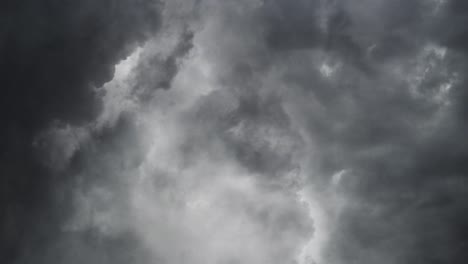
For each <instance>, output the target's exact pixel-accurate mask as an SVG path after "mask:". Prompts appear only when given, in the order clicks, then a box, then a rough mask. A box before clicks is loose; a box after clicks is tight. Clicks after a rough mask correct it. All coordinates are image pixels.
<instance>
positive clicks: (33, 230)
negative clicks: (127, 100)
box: [0, 0, 160, 263]
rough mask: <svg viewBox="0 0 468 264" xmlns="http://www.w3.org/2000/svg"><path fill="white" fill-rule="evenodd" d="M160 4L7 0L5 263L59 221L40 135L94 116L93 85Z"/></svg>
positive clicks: (147, 28)
mask: <svg viewBox="0 0 468 264" xmlns="http://www.w3.org/2000/svg"><path fill="white" fill-rule="evenodd" d="M159 6H160V4H159V3H158V2H157V1H97V2H96V1H79V2H76V1H53V0H52V1H49V0H47V1H4V2H2V4H1V7H0V10H1V11H0V17H1V19H0V20H1V24H2V26H1V29H0V43H1V44H0V61H1V62H0V65H1V66H0V72H1V74H0V75H1V77H0V83H1V87H2V88H1V92H2V96H1V99H0V112H1V113H2V118H1V120H2V131H1V132H0V133H1V134H0V136H1V139H2V143H1V154H0V160H1V164H2V166H1V172H0V174H1V175H2V176H1V178H2V184H1V186H2V191H1V193H2V198H1V202H0V203H1V206H0V207H1V217H0V219H1V222H0V226H1V246H0V247H1V248H2V250H1V254H0V259H1V260H0V261H2V262H4V263H11V262H12V261H13V260H15V259H16V258H17V257H18V256H19V255H20V254H22V253H21V251H22V250H24V248H23V246H24V244H25V243H26V241H28V242H29V243H31V244H41V243H44V242H45V241H47V240H48V239H49V238H50V237H51V235H50V234H49V233H53V232H56V231H54V230H56V229H55V227H54V226H56V225H58V222H57V221H60V220H59V219H60V216H59V215H57V212H56V211H55V209H57V208H54V206H55V205H51V204H50V203H51V201H50V195H51V193H53V190H54V189H55V188H56V187H57V186H56V184H59V183H58V182H60V181H61V180H57V179H55V178H52V176H51V175H50V173H49V172H48V171H47V169H46V168H44V166H42V164H41V163H40V162H39V161H38V159H37V156H36V155H35V154H34V153H35V151H34V149H33V144H32V143H33V139H34V137H35V136H36V134H37V133H39V132H40V130H41V129H44V128H46V127H47V126H49V124H50V122H52V121H53V120H56V119H62V120H66V122H72V123H76V122H83V121H86V120H88V119H90V118H91V117H93V116H95V115H96V113H97V110H98V109H99V101H98V100H97V97H96V96H95V94H94V91H93V88H94V87H98V86H100V85H102V84H103V83H104V82H106V81H108V80H110V79H111V78H112V75H113V70H114V64H115V63H116V62H118V61H119V60H121V59H122V58H124V57H125V56H127V55H128V52H129V50H130V49H132V47H134V46H135V44H136V43H137V42H138V41H141V40H143V39H145V38H146V37H147V36H148V35H149V34H153V33H154V32H155V31H156V30H157V28H158V27H159V24H160V22H159V18H160V15H159V9H160V7H159ZM57 181H58V182H57ZM57 206H60V205H57ZM49 228H50V229H49Z"/></svg>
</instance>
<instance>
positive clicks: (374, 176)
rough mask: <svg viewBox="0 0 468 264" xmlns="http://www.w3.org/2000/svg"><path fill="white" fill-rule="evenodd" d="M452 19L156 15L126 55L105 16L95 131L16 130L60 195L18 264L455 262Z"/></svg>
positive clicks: (168, 11) (435, 5)
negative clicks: (41, 237)
mask: <svg viewBox="0 0 468 264" xmlns="http://www.w3.org/2000/svg"><path fill="white" fill-rule="evenodd" d="M462 2H463V1H457V0H447V1H436V0H434V1H430V0H427V1H422V0H421V1H410V2H408V1H384V0H378V1H370V0H369V1H339V0H335V1H332V0H330V1H319V0H316V1H303V0H297V1H277V0H266V1H260V0H259V1H236V2H225V1H215V0H206V1H203V0H202V1H177V0H176V1H167V2H165V3H164V5H162V6H163V9H162V11H161V16H158V19H159V18H160V20H158V22H157V23H156V22H155V24H158V25H159V26H158V28H159V33H158V34H157V35H153V34H150V35H151V36H150V37H149V38H147V40H146V42H144V43H140V44H139V45H138V48H136V46H135V45H134V44H129V43H135V41H137V40H139V39H141V38H143V36H144V35H145V34H148V33H147V32H152V31H153V30H154V29H155V28H152V27H151V26H148V25H153V23H149V24H146V22H147V20H145V19H143V20H144V21H142V22H141V24H140V20H139V19H136V17H140V16H138V14H140V13H138V12H143V11H135V12H136V13H135V14H134V13H132V11H131V10H140V9H133V7H134V5H133V4H132V5H130V4H129V3H126V2H125V3H123V2H122V5H123V7H124V8H122V9H117V10H121V11H119V12H122V16H123V18H128V19H130V18H132V19H136V20H132V19H130V20H129V21H136V22H135V26H134V27H133V26H129V28H127V27H126V25H127V24H125V23H124V24H122V25H125V26H124V27H119V28H121V29H122V33H119V34H123V35H122V36H121V37H122V38H124V39H126V40H125V41H124V42H122V46H119V47H118V48H116V50H119V52H117V51H116V53H115V54H117V55H115V54H114V53H112V54H111V55H108V56H110V58H109V60H103V61H104V62H102V64H104V65H106V67H103V68H102V71H105V70H106V69H107V68H108V67H107V65H111V64H113V63H116V62H117V60H118V59H123V58H124V56H121V55H120V54H122V53H121V52H123V51H125V52H127V53H126V54H130V53H131V55H130V56H129V57H127V59H126V60H122V61H121V62H120V63H118V64H117V66H116V68H115V74H113V77H110V75H112V74H110V75H109V76H107V75H105V74H104V73H103V74H102V76H101V74H100V73H99V74H98V75H99V76H100V77H102V78H103V79H99V78H97V77H96V78H95V77H92V76H91V74H92V73H93V72H94V71H93V70H92V69H93V68H92V67H90V68H89V73H86V72H87V71H86V72H85V73H86V74H89V75H86V76H87V77H86V78H84V79H83V80H84V81H86V82H87V83H94V84H95V85H96V86H99V87H101V86H102V87H101V88H98V89H97V90H98V93H97V94H93V96H91V97H92V99H85V100H84V101H83V102H85V103H86V104H87V105H88V104H91V101H93V100H94V101H97V102H98V104H99V102H100V105H101V109H100V111H98V112H100V113H97V114H95V116H97V117H96V118H88V119H86V118H84V119H86V120H87V121H86V122H82V123H81V124H76V123H74V122H73V121H70V120H74V119H73V118H72V117H68V116H67V115H59V114H57V115H55V114H53V113H54V112H50V115H49V114H48V115H44V116H42V115H41V117H40V118H39V117H37V118H34V120H39V119H44V120H43V121H40V122H39V121H37V122H38V123H39V124H41V125H40V127H41V128H42V127H46V128H47V127H48V128H50V124H54V123H53V122H52V123H51V121H52V120H54V119H56V118H60V119H61V120H62V121H61V122H60V123H55V124H59V125H57V126H54V125H52V128H50V129H48V130H45V132H44V130H40V129H34V130H33V131H32V133H31V134H32V135H31V136H30V138H31V139H33V138H35V139H36V141H35V142H36V145H37V146H40V147H43V149H41V150H42V151H43V152H41V153H47V152H49V153H50V154H49V155H44V156H46V159H45V160H46V164H48V165H49V166H50V164H52V167H54V166H55V168H56V169H57V168H58V170H55V171H54V172H51V173H52V174H53V175H55V174H59V175H60V176H61V177H64V178H66V179H68V180H66V181H64V182H62V184H61V185H59V184H56V183H47V184H45V185H47V186H48V185H50V186H54V187H56V188H55V189H57V191H54V192H53V193H54V197H53V199H52V200H53V201H54V203H56V204H57V205H55V206H56V207H59V208H60V209H61V210H57V212H59V214H61V215H60V216H55V215H54V219H59V220H56V222H57V226H60V230H56V229H52V230H51V231H49V230H50V229H45V230H48V231H49V232H52V233H53V235H52V236H50V237H47V243H42V246H29V247H26V248H27V249H28V250H23V252H26V253H23V254H22V256H21V258H19V262H18V263H28V262H31V259H38V261H39V262H43V263H51V262H52V263H54V262H60V263H73V262H88V263H111V262H117V263H118V262H119V261H121V262H125V263H155V262H156V263H185V262H190V263H300V264H303V263H310V262H317V263H336V264H339V263H375V262H378V263H428V262H430V263H447V262H449V263H462V261H463V260H464V259H465V253H464V252H465V251H466V250H465V247H466V239H467V238H466V234H465V233H466V232H465V231H464V230H465V229H466V224H465V223H466V213H464V212H465V211H466V209H467V208H466V207H467V206H466V203H465V201H464V197H465V196H466V194H467V188H466V173H467V168H466V166H465V165H464V163H465V162H464V161H465V159H466V155H467V154H468V148H467V146H466V144H465V143H464V135H465V134H466V132H467V131H466V130H467V128H466V124H465V123H466V122H465V121H466V116H465V114H466V110H467V109H468V108H467V107H466V103H465V101H466V95H467V93H466V89H465V85H466V77H465V76H464V75H465V74H464V72H465V69H466V65H465V60H466V51H465V48H464V42H465V41H466V40H465V33H466V32H465V31H466V30H465V29H464V26H463V22H464V20H465V17H466V14H465V13H466V12H465V9H466V8H465V4H463V3H462ZM145 3H146V2H145ZM148 3H149V2H148ZM127 4H128V6H127ZM162 6H161V8H162ZM158 8H159V7H158ZM127 9H130V10H129V11H127ZM143 9H144V10H146V9H145V8H143ZM143 9H142V10H143ZM83 10H85V9H83ZM93 10H94V9H93ZM24 12H26V11H24ZM70 12H71V11H70ZM83 12H84V11H83ZM90 12H91V11H90ZM71 13H73V14H75V13H74V12H71ZM143 13H145V12H143ZM76 14H77V16H78V13H76ZM92 14H94V13H92ZM119 14H120V13H119ZM134 15H135V17H134ZM79 16H80V17H81V13H80V14H79ZM150 17H152V16H151V15H150ZM124 21H125V20H124ZM116 23H117V22H116ZM98 24H99V23H98ZM117 24H118V23H117ZM130 24H131V23H130ZM80 25H81V24H80ZM99 25H100V24H99ZM110 25H113V24H112V23H110V22H109V21H107V20H105V21H104V20H103V22H102V26H103V27H104V28H106V27H111V26H110ZM131 25H133V24H131ZM46 28H49V26H47V27H46ZM93 28H100V27H93ZM135 30H136V31H135ZM104 32H107V31H104ZM109 32H111V33H108V34H110V35H111V36H114V35H113V34H114V29H113V28H112V30H110V31H109ZM132 32H139V33H138V34H137V33H135V34H136V35H135V36H134V35H133V34H134V33H132ZM70 34H71V33H70ZM76 34H77V36H78V35H79V34H78V33H76ZM115 34H116V33H115ZM119 34H117V35H115V38H111V37H109V38H105V37H103V39H102V40H101V41H102V43H108V42H107V41H109V43H112V42H113V41H115V39H119V37H118V36H120V35H119ZM126 34H130V35H129V36H127V35H126ZM140 34H141V35H140ZM73 36H74V35H73ZM100 36H105V34H104V35H102V34H101V35H100ZM45 38H46V39H49V37H45ZM51 38H52V37H50V39H51ZM70 38H71V37H65V38H64V39H67V40H68V39H70ZM18 39H20V38H18ZM127 39H128V41H127ZM131 40H132V41H131ZM5 43H8V42H5ZM99 43H101V42H99ZM99 43H97V44H96V43H94V44H90V45H91V46H92V47H93V48H95V47H100V48H102V47H104V46H103V45H101V44H99ZM124 44H125V45H124ZM5 45H6V44H5ZM126 45H128V46H126ZM124 46H125V47H124ZM127 47H128V48H127ZM130 49H132V50H133V52H130ZM29 50H30V49H26V48H25V49H24V50H18V52H17V53H18V54H21V56H26V55H25V54H26V51H29ZM92 50H93V49H92ZM96 52H97V54H101V53H100V52H98V51H96ZM90 54H91V53H90ZM102 56H104V55H102ZM59 57H60V58H68V57H64V55H60V56H59ZM20 58H23V57H20ZM24 58H26V57H24ZM65 60H66V61H69V60H68V59H65ZM18 61H21V60H18ZM90 63H91V62H90ZM84 65H85V64H83V65H82V64H79V63H78V66H77V67H79V68H81V66H83V67H84V68H85V66H84ZM86 65H88V64H86ZM89 65H94V64H92V63H91V64H89ZM31 71H34V72H37V73H36V74H37V76H45V74H44V73H43V72H41V71H39V70H37V71H36V70H31ZM105 76H107V77H105ZM65 80H66V81H69V80H71V79H64V81H65ZM103 80H104V81H103ZM57 87H58V86H57ZM44 89H45V88H44ZM77 91H84V90H77ZM19 95H20V94H18V96H19ZM47 98H49V97H47ZM70 98H71V97H70ZM48 100H49V99H48ZM50 100H51V101H55V99H53V98H52V97H50ZM44 107H45V106H44ZM61 107H62V106H61ZM63 107H64V109H69V111H72V112H74V111H75V107H74V106H73V105H69V106H66V105H64V106H63ZM44 109H45V108H44ZM57 109H59V108H57ZM51 111H52V110H51ZM70 113H71V112H70ZM78 116H80V117H83V116H84V114H78ZM18 118H19V117H18ZM18 118H16V117H15V118H13V119H12V120H19V119H18ZM46 121H47V122H46ZM12 122H13V121H12ZM15 122H16V121H15ZM46 124H47V125H49V126H47V125H46ZM8 131H12V132H5V133H6V134H8V135H15V133H16V132H15V131H16V130H15V129H10V130H8ZM41 131H42V132H41ZM10 137H13V138H15V136H10ZM9 144H10V145H9V146H10V147H8V148H7V149H14V146H15V145H14V144H15V143H9ZM44 151H45V152H44ZM19 155H20V154H17V156H19ZM5 160H7V159H5ZM12 160H16V159H12ZM34 160H37V158H36V157H35V158H34ZM10 170H13V169H10ZM18 195H19V194H18ZM57 201H59V202H57ZM64 208H65V209H64ZM11 210H13V209H11ZM17 214H20V213H17ZM13 215H14V214H13ZM5 219H8V218H5ZM64 219H65V220H64ZM9 222H14V221H13V220H9V221H7V220H5V226H7V223H9ZM45 226H47V225H40V227H39V228H44V227H45ZM9 236H10V237H12V236H17V234H15V233H10V234H9ZM76 255H79V257H75V256H76Z"/></svg>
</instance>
